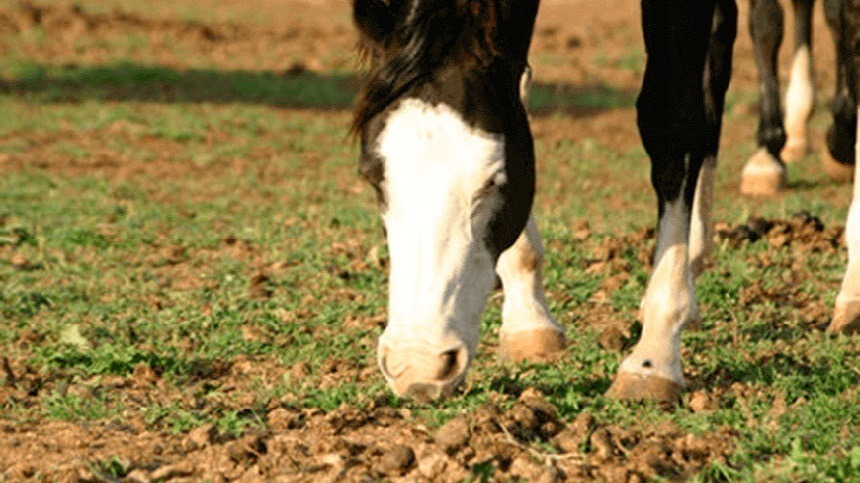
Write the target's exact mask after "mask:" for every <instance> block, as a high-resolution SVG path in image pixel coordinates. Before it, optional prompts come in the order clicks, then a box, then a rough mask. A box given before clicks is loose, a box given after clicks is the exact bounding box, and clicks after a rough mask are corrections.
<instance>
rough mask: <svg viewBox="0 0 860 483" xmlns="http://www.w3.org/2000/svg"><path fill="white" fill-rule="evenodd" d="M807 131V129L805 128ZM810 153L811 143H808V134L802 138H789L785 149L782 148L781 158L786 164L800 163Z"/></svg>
mask: <svg viewBox="0 0 860 483" xmlns="http://www.w3.org/2000/svg"><path fill="white" fill-rule="evenodd" d="M804 131H805V128H804ZM808 153H809V142H808V141H807V137H806V133H805V132H804V134H803V135H802V136H800V137H793V136H791V137H789V138H788V141H786V142H785V147H784V148H782V152H781V153H780V157H781V158H782V160H783V161H785V162H786V163H793V162H795V161H800V160H801V159H803V158H804V157H805V156H806V155H807V154H808Z"/></svg>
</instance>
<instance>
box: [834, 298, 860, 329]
mask: <svg viewBox="0 0 860 483" xmlns="http://www.w3.org/2000/svg"><path fill="white" fill-rule="evenodd" d="M827 332H829V333H831V334H834V335H835V334H857V333H860V306H858V305H857V304H852V305H849V306H845V305H842V306H839V305H837V306H836V309H835V310H834V311H833V320H831V321H830V325H829V326H828V327H827Z"/></svg>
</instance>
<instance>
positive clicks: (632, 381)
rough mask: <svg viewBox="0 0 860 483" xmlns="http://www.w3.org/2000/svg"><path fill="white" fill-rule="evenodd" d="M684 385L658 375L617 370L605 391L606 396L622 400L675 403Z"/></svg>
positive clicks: (679, 398)
mask: <svg viewBox="0 0 860 483" xmlns="http://www.w3.org/2000/svg"><path fill="white" fill-rule="evenodd" d="M683 391H684V386H682V385H681V384H678V383H677V382H675V381H672V380H670V379H666V378H664V377H659V376H646V375H643V374H635V373H632V372H619V373H618V374H616V375H615V380H614V381H612V385H611V386H609V390H608V391H606V395H607V396H608V397H612V398H615V399H620V400H622V401H655V402H657V403H660V404H677V403H678V402H680V401H681V393H682V392H683Z"/></svg>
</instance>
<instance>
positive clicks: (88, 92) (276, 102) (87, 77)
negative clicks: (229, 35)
mask: <svg viewBox="0 0 860 483" xmlns="http://www.w3.org/2000/svg"><path fill="white" fill-rule="evenodd" d="M3 77H4V78H0V93H3V94H7V95H13V96H15V95H17V96H32V97H33V98H34V100H35V101H37V102H80V101H89V100H97V101H142V102H169V103H203V102H210V103H242V104H259V105H269V106H275V107H285V108H318V109H346V108H349V107H351V106H352V102H353V99H354V97H355V94H356V92H357V91H358V87H359V84H360V75H358V74H353V73H344V74H332V75H320V74H317V73H313V72H309V71H297V70H291V71H284V72H274V71H245V70H236V71H222V70H214V69H173V68H170V67H163V66H150V65H139V64H134V63H121V64H115V65H107V66H80V65H62V66H52V65H44V64H31V65H26V66H22V67H18V68H16V69H15V72H13V73H11V74H8V73H7V75H5V76H3ZM635 98H636V93H635V92H630V91H628V90H622V89H618V88H616V87H614V86H612V85H609V84H605V83H600V82H598V83H592V84H589V85H569V84H540V83H537V84H535V85H534V86H533V87H532V92H531V110H532V112H533V113H535V114H537V115H542V114H550V113H554V112H564V113H566V114H569V115H573V116H588V115H592V114H594V113H596V112H600V111H603V110H608V109H618V108H628V107H632V106H633V105H634V104H635Z"/></svg>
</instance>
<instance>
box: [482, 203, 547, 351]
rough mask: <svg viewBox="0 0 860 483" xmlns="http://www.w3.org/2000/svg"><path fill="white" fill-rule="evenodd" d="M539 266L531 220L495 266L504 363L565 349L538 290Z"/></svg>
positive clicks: (535, 231) (536, 237)
mask: <svg viewBox="0 0 860 483" xmlns="http://www.w3.org/2000/svg"><path fill="white" fill-rule="evenodd" d="M542 263H543V246H542V244H541V239H540V233H539V232H538V229H537V223H535V220H534V216H531V217H529V221H528V223H527V224H526V227H525V229H524V230H523V232H522V234H520V237H519V238H518V239H517V241H516V242H515V243H514V245H513V246H511V247H510V248H508V249H507V250H505V251H504V253H502V255H501V256H500V257H499V261H498V263H497V264H496V273H498V274H499V277H500V278H501V279H502V286H503V287H504V291H505V301H504V304H503V305H502V328H501V331H500V334H499V344H500V355H501V356H502V357H503V358H505V359H510V360H515V361H518V360H524V359H527V360H536V359H543V358H545V357H548V356H552V355H554V354H556V353H558V352H560V351H561V350H562V349H564V329H563V328H562V326H561V325H560V324H559V323H558V322H556V320H555V319H554V318H553V317H552V315H551V314H550V311H549V307H548V306H547V301H546V296H545V295H544V292H543V288H542V287H541V264H542Z"/></svg>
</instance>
